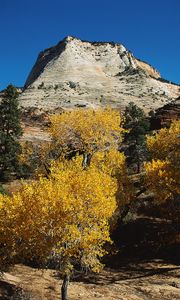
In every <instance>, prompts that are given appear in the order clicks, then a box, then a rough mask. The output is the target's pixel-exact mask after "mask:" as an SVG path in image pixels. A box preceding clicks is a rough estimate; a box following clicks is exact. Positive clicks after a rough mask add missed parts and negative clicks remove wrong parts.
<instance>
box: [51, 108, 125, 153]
mask: <svg viewBox="0 0 180 300" xmlns="http://www.w3.org/2000/svg"><path fill="white" fill-rule="evenodd" d="M50 122H51V126H50V133H51V135H52V137H53V139H54V140H57V141H58V143H59V144H60V145H61V146H62V147H63V148H64V149H66V147H67V145H71V146H72V148H74V149H76V150H79V151H85V152H87V153H93V152H94V151H95V150H96V149H100V148H103V147H105V146H108V145H111V146H113V145H114V144H115V143H116V142H117V140H118V139H119V138H120V133H122V131H123V129H122V128H121V127H120V123H121V117H120V113H119V112H118V111H117V110H113V109H112V108H106V109H104V110H103V109H102V108H101V109H97V110H93V109H86V110H85V109H83V110H82V109H79V110H73V111H67V112H65V113H62V114H60V115H53V116H51V117H50ZM65 151H66V150H65Z"/></svg>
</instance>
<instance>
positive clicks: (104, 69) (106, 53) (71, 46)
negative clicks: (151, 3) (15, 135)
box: [20, 37, 180, 110]
mask: <svg viewBox="0 0 180 300" xmlns="http://www.w3.org/2000/svg"><path fill="white" fill-rule="evenodd" d="M179 95H180V88H179V86H178V85H175V84H171V83H169V82H167V81H164V80H162V79H161V77H160V74H159V73H158V72H157V71H156V70H155V69H154V68H153V67H151V66H150V65H148V64H147V63H145V62H142V61H140V60H138V59H136V58H135V57H134V56H133V55H132V54H131V53H130V52H129V51H128V50H127V49H126V48H125V47H124V46H123V45H121V44H116V43H105V42H88V41H81V40H80V39H77V38H74V37H66V38H65V39H64V40H62V41H61V42H59V43H58V44H57V45H56V46H54V47H52V48H49V49H46V50H44V51H43V52H41V53H40V54H39V56H38V59H37V61H36V63H35V65H34V67H33V68H32V71H31V72H30V74H29V76H28V78H27V81H26V83H25V88H24V91H23V93H22V94H21V96H20V101H21V105H22V106H23V107H25V108H27V107H37V108H40V109H43V110H48V109H56V108H59V107H62V108H73V107H98V106H104V105H112V106H114V107H121V108H124V107H125V106H126V105H127V104H128V103H129V102H130V101H134V102H135V103H136V104H138V105H139V106H140V107H142V108H144V109H145V110H151V109H156V108H158V107H160V106H162V105H164V104H166V103H168V102H170V101H172V100H173V99H175V98H177V97H178V96H179Z"/></svg>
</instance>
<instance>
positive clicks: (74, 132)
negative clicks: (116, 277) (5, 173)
mask: <svg viewBox="0 0 180 300" xmlns="http://www.w3.org/2000/svg"><path fill="white" fill-rule="evenodd" d="M50 121H51V126H50V129H49V130H50V133H51V135H52V143H51V145H49V144H48V145H47V147H45V148H44V150H43V151H42V154H41V160H43V159H44V157H45V156H46V154H47V152H49V153H50V154H51V155H52V156H53V155H54V154H55V156H56V160H51V164H50V166H51V167H50V172H49V175H48V178H43V177H42V176H40V177H39V179H38V180H37V181H33V182H31V183H23V185H22V189H21V190H20V191H19V192H18V193H16V194H14V195H13V196H12V197H8V196H1V197H0V243H1V245H2V247H1V256H0V263H1V264H3V263H5V260H6V261H7V263H8V260H11V261H12V262H16V261H22V260H40V261H43V260H46V259H47V258H48V257H50V256H55V257H58V260H59V261H60V262H61V263H62V264H63V265H64V266H65V272H70V271H71V269H72V267H73V263H74V261H78V262H79V263H81V264H82V265H86V266H88V267H89V268H91V269H93V270H95V271H97V270H99V268H100V263H99V259H98V258H99V257H101V256H102V255H104V249H103V245H104V244H105V243H106V242H110V237H109V220H110V219H111V218H112V216H113V214H114V212H115V210H116V209H117V207H120V206H121V205H124V204H126V203H128V202H129V201H130V199H131V196H132V192H131V188H130V183H129V181H128V176H127V171H126V166H125V157H124V155H123V154H122V153H119V151H118V150H117V147H118V143H119V140H120V138H121V133H122V131H123V130H122V128H121V127H120V123H121V118H120V114H119V112H117V111H115V110H112V109H110V108H107V109H104V110H103V109H98V110H96V111H94V110H92V109H89V110H76V111H71V112H69V111H68V112H64V113H62V114H61V115H54V116H52V117H51V120H50ZM58 147H60V151H59V148H58ZM68 147H69V148H72V149H75V150H76V151H75V152H76V153H78V152H79V154H80V153H86V154H91V163H90V165H89V166H88V167H86V168H85V167H84V166H83V164H82V161H83V158H82V155H77V156H76V157H74V158H73V159H71V160H67V159H65V157H66V151H67V148H68ZM69 148H68V150H69ZM47 149H48V151H47ZM62 149H63V151H62V152H63V153H62V154H61V150H62ZM54 152H55V153H54ZM59 153H60V155H59ZM26 154H27V157H28V155H30V156H31V155H33V154H32V152H31V150H29V149H26V151H25V155H24V157H22V158H23V159H25V160H26ZM56 154H57V155H56ZM55 156H54V157H55ZM39 157H40V156H39ZM54 157H53V158H54ZM57 158H58V159H57ZM116 200H118V201H117V202H116Z"/></svg>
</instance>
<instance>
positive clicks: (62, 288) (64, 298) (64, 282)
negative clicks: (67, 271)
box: [61, 275, 70, 300]
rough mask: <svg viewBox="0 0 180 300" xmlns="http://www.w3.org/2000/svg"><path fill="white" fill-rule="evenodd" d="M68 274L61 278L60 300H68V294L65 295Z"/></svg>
mask: <svg viewBox="0 0 180 300" xmlns="http://www.w3.org/2000/svg"><path fill="white" fill-rule="evenodd" d="M69 278H70V276H69V275H65V276H64V279H63V284H62V287H61V299H62V300H68V296H67V288H68V284H69Z"/></svg>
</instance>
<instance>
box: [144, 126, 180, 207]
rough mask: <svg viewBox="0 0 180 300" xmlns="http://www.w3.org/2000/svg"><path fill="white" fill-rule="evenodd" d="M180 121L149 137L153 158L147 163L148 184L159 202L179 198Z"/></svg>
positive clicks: (149, 146) (148, 143)
mask: <svg viewBox="0 0 180 300" xmlns="http://www.w3.org/2000/svg"><path fill="white" fill-rule="evenodd" d="M179 138H180V121H174V122H173V123H172V124H171V126H170V128H163V129H161V130H160V131H159V132H158V133H156V134H155V135H154V136H151V137H148V139H147V145H148V149H149V151H150V153H151V157H152V160H151V162H148V163H146V164H145V169H146V173H147V176H146V180H147V186H148V188H149V189H150V190H152V191H153V192H154V193H155V197H156V199H157V201H158V202H160V203H163V202H165V201H167V200H175V199H177V197H178V195H179V193H180V189H179V187H180V181H179V179H180V164H179V163H180V152H179V145H180V143H179Z"/></svg>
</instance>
